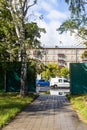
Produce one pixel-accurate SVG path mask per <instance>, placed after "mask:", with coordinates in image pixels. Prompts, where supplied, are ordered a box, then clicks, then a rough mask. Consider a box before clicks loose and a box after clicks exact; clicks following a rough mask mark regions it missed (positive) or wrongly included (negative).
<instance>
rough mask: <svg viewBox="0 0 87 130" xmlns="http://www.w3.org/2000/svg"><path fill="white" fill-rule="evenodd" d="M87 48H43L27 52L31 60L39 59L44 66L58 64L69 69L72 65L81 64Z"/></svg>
mask: <svg viewBox="0 0 87 130" xmlns="http://www.w3.org/2000/svg"><path fill="white" fill-rule="evenodd" d="M86 50H87V49H86V48H74V47H73V48H62V47H61V48H56V47H55V48H42V49H31V50H29V51H27V53H29V55H30V58H37V59H39V60H41V61H42V62H43V63H44V64H48V63H57V64H58V65H59V66H60V67H69V64H70V63H81V62H82V58H81V56H82V54H83V53H84V51H86Z"/></svg>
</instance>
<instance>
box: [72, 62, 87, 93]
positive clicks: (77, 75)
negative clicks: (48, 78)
mask: <svg viewBox="0 0 87 130" xmlns="http://www.w3.org/2000/svg"><path fill="white" fill-rule="evenodd" d="M70 86H71V94H86V93H87V63H71V64H70Z"/></svg>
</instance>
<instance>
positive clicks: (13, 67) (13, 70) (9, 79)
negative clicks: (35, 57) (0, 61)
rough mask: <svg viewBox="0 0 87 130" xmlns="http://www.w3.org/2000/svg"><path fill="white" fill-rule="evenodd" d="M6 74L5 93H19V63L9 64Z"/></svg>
mask: <svg viewBox="0 0 87 130" xmlns="http://www.w3.org/2000/svg"><path fill="white" fill-rule="evenodd" d="M7 65H8V68H7V74H6V88H7V90H6V91H7V92H19V91H20V86H21V82H20V77H21V63H20V62H9V63H8V64H7Z"/></svg>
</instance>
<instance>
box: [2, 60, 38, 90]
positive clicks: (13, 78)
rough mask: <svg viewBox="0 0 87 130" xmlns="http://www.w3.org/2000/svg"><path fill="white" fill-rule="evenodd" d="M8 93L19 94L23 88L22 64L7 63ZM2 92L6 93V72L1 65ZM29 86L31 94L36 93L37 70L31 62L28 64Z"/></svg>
mask: <svg viewBox="0 0 87 130" xmlns="http://www.w3.org/2000/svg"><path fill="white" fill-rule="evenodd" d="M6 66H7V68H6V91H7V92H19V91H20V87H21V82H20V79H21V62H8V63H6ZM0 72H1V73H0V83H1V84H0V91H4V70H3V67H2V64H0ZM27 86H28V91H29V92H35V91H36V70H35V66H33V65H32V64H31V62H28V63H27Z"/></svg>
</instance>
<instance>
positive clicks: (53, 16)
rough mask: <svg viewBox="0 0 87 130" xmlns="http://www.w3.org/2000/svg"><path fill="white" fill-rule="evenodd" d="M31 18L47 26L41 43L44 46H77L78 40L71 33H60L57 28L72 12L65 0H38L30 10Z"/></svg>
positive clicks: (43, 26) (39, 24)
mask: <svg viewBox="0 0 87 130" xmlns="http://www.w3.org/2000/svg"><path fill="white" fill-rule="evenodd" d="M29 14H31V15H29V20H31V19H33V21H34V22H37V24H38V26H39V27H41V28H45V30H46V33H45V34H44V33H41V38H40V41H41V45H42V46H44V47H55V46H72V47H73V46H75V45H78V44H79V43H78V41H77V40H76V37H75V36H74V35H70V33H69V32H68V33H63V34H61V35H60V34H59V32H58V31H56V30H57V28H59V27H60V25H61V24H62V23H63V22H64V21H65V20H66V19H68V18H69V16H70V12H69V11H68V5H67V4H66V3H65V2H64V0H37V4H36V5H34V6H33V7H31V8H30V10H29Z"/></svg>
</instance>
